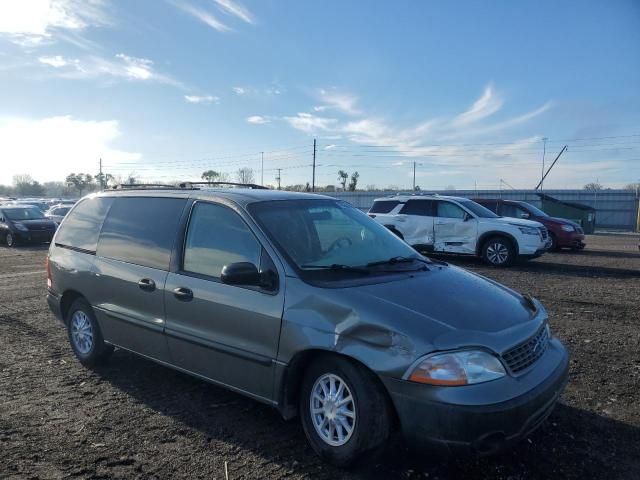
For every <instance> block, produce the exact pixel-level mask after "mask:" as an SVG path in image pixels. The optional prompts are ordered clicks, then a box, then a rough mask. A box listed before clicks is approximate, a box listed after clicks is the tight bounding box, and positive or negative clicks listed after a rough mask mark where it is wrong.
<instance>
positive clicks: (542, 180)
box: [534, 145, 567, 190]
mask: <svg viewBox="0 0 640 480" xmlns="http://www.w3.org/2000/svg"><path fill="white" fill-rule="evenodd" d="M566 151H567V146H566V145H565V146H564V147H562V150H560V153H559V154H558V156H557V157H556V158H555V160H554V161H553V163H552V164H551V166H550V167H549V170H547V172H546V173H545V174H544V175H543V176H542V178H541V179H540V183H538V185H537V186H536V188H534V190H538V189H540V190H542V188H541V187H542V182H544V179H545V178H547V175H549V172H550V171H551V169H552V168H553V166H554V165H555V164H556V162H557V161H558V159H559V158H560V156H561V155H562V154H563V153H564V152H566Z"/></svg>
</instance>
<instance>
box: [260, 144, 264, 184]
mask: <svg viewBox="0 0 640 480" xmlns="http://www.w3.org/2000/svg"><path fill="white" fill-rule="evenodd" d="M260 185H262V186H263V187H264V152H260Z"/></svg>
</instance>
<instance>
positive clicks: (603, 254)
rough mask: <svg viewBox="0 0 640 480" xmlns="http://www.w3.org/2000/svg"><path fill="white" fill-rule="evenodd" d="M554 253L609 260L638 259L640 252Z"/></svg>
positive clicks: (588, 251)
mask: <svg viewBox="0 0 640 480" xmlns="http://www.w3.org/2000/svg"><path fill="white" fill-rule="evenodd" d="M556 253H568V254H572V253H573V254H575V255H580V256H581V257H611V258H637V259H640V251H638V252H611V251H604V250H582V251H580V252H572V251H566V250H562V251H560V252H556Z"/></svg>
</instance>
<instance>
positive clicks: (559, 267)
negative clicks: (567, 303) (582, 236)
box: [429, 253, 640, 279]
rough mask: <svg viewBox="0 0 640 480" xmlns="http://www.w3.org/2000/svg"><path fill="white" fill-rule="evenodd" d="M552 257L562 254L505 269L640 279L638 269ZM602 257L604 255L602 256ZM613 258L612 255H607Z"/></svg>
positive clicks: (478, 263) (468, 264)
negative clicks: (566, 261) (554, 260)
mask: <svg viewBox="0 0 640 480" xmlns="http://www.w3.org/2000/svg"><path fill="white" fill-rule="evenodd" d="M553 255H562V254H549V256H548V257H547V258H545V259H544V261H540V260H530V261H527V262H525V261H520V262H518V263H516V264H515V265H512V266H511V267H506V270H510V269H511V270H514V269H515V270H517V271H518V272H527V273H545V274H553V275H566V276H571V277H608V278H619V279H625V278H631V277H638V278H640V268H615V267H603V266H599V265H575V264H568V263H556V262H550V261H548V260H549V259H552V258H553ZM577 255H583V253H579V254H577ZM603 256H604V255H603ZM609 256H613V255H609ZM429 257H433V258H436V259H438V260H443V261H445V262H448V263H451V264H453V265H456V266H459V267H462V268H474V269H475V268H492V267H487V265H485V264H484V263H483V262H482V260H481V259H479V258H475V257H465V256H454V255H433V254H430V255H429ZM632 258H639V257H638V255H635V256H634V257H632Z"/></svg>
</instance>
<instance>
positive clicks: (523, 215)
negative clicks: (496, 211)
mask: <svg viewBox="0 0 640 480" xmlns="http://www.w3.org/2000/svg"><path fill="white" fill-rule="evenodd" d="M530 216H531V215H529V214H528V213H526V212H525V213H521V214H520V218H529V217H530Z"/></svg>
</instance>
